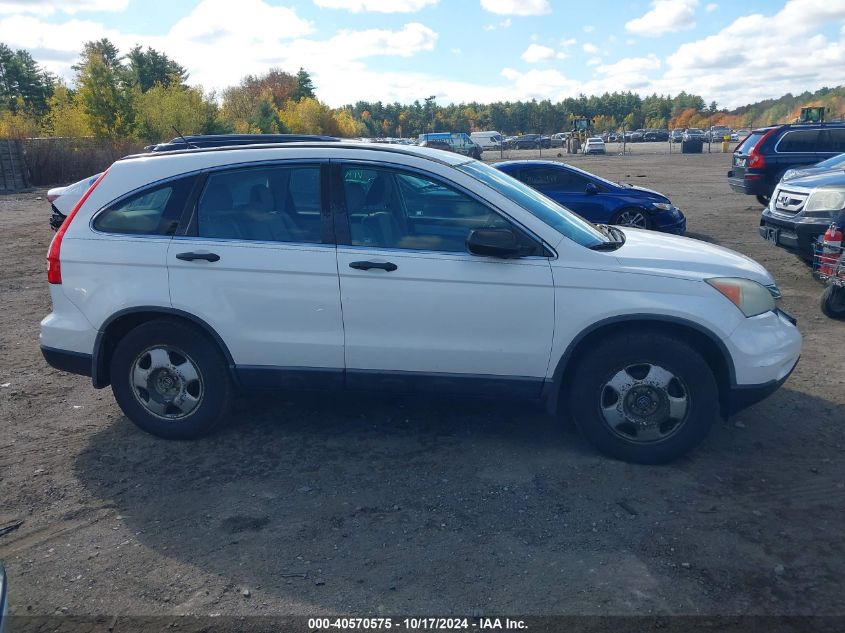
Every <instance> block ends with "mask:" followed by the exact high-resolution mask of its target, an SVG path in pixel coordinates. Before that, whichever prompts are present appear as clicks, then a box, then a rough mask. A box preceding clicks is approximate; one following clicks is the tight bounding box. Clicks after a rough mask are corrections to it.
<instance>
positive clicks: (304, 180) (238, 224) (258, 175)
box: [197, 165, 322, 244]
mask: <svg viewBox="0 0 845 633" xmlns="http://www.w3.org/2000/svg"><path fill="white" fill-rule="evenodd" d="M321 208H322V204H321V195H320V166H319V165H307V166H306V165H299V166H272V167H261V168H256V169H241V170H237V171H228V172H217V173H213V174H211V175H210V176H209V177H208V181H207V182H206V184H205V188H204V190H203V192H202V195H201V196H200V199H199V202H198V204H197V231H198V235H199V236H200V237H209V238H219V239H228V240H255V241H262V242H299V243H309V244H319V243H320V242H321V241H322V230H321V223H322V220H321V213H320V212H321Z"/></svg>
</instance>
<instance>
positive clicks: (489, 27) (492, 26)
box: [481, 24, 496, 31]
mask: <svg viewBox="0 0 845 633" xmlns="http://www.w3.org/2000/svg"><path fill="white" fill-rule="evenodd" d="M481 28H482V29H484V30H485V31H495V30H496V25H495V24H485V25H484V26H482V27H481Z"/></svg>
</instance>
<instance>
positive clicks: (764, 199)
mask: <svg viewBox="0 0 845 633" xmlns="http://www.w3.org/2000/svg"><path fill="white" fill-rule="evenodd" d="M771 199H772V197H771V196H766V195H759V196H757V202H759V203H760V204H762V205H763V206H764V207H768V206H769V202H770V201H771Z"/></svg>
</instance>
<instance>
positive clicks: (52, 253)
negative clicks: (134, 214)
mask: <svg viewBox="0 0 845 633" xmlns="http://www.w3.org/2000/svg"><path fill="white" fill-rule="evenodd" d="M107 173H109V170H108V169H107V170H106V171H104V172H103V173H102V174H100V177H99V178H97V180H95V181H94V183H93V184H92V185H91V186H90V187H88V190H87V191H86V192H85V193H84V194H82V197H81V198H80V199H79V202H77V203H76V205H74V207H73V209H71V211H70V213H68V214H67V217H66V218H65V221H64V222H62V225H61V226H60V227H59V230H58V231H56V234H55V235H54V236H53V241H52V242H50V249H49V250H48V251H47V281H48V282H49V283H51V284H60V283H62V262H61V260H60V258H59V254H60V252H61V250H62V239H63V238H64V236H65V231H66V230H67V227H68V226H70V223H71V222H72V221H73V218H74V216H75V215H76V213H77V211H79V210H80V209H81V208H82V205H83V204H85V201H86V200H87V199H88V196H90V195H91V192H92V191H94V189H95V188H96V187H97V185H99V184H100V181H101V180H102V179H103V178H105V177H106V174H107Z"/></svg>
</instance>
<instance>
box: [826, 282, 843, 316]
mask: <svg viewBox="0 0 845 633" xmlns="http://www.w3.org/2000/svg"><path fill="white" fill-rule="evenodd" d="M821 308H822V312H823V313H824V314H825V316H828V317H830V318H831V319H845V288H838V287H837V286H833V285H830V286H828V287H827V288H825V289H824V292H823V293H822V299H821Z"/></svg>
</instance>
